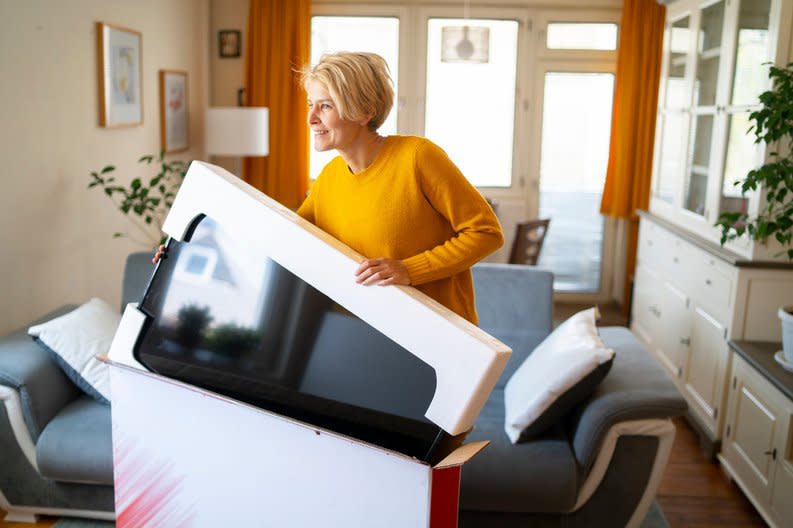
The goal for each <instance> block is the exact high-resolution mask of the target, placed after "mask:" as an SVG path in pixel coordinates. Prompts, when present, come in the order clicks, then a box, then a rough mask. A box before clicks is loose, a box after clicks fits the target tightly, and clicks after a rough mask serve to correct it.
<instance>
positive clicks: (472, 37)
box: [441, 0, 490, 64]
mask: <svg viewBox="0 0 793 528" xmlns="http://www.w3.org/2000/svg"><path fill="white" fill-rule="evenodd" d="M463 20H464V22H463V26H446V27H444V28H442V29H441V62H467V63H480V64H483V63H487V62H490V28H488V27H483V26H469V25H468V23H467V22H468V0H465V3H464V4H463Z"/></svg>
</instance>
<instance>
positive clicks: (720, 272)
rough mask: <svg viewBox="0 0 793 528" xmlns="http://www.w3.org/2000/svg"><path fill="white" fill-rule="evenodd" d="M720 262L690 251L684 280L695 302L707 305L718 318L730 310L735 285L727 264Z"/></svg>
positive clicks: (703, 254) (702, 253)
mask: <svg viewBox="0 0 793 528" xmlns="http://www.w3.org/2000/svg"><path fill="white" fill-rule="evenodd" d="M722 264H723V263H722V262H721V261H719V260H718V259H716V258H715V257H711V256H709V255H707V254H706V253H704V252H698V251H692V252H691V253H690V257H689V262H687V263H686V264H685V265H686V266H688V270H687V271H688V273H687V274H686V277H687V278H686V282H687V283H688V289H689V290H690V292H691V296H692V297H693V298H694V299H695V301H696V302H697V304H700V305H702V306H706V307H708V310H709V311H710V312H711V313H712V314H713V315H715V316H717V317H719V318H720V319H723V318H726V317H727V316H728V314H729V312H730V303H731V301H732V294H733V288H734V287H735V286H734V280H733V273H731V270H730V269H729V266H727V265H722ZM725 268H726V269H725ZM683 269H685V268H681V270H683Z"/></svg>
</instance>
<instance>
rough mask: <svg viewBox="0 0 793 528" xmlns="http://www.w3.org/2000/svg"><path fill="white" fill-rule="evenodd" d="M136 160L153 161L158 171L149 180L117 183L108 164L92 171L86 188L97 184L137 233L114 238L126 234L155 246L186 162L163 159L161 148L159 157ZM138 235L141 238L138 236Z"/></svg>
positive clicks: (159, 240) (149, 245) (145, 243)
mask: <svg viewBox="0 0 793 528" xmlns="http://www.w3.org/2000/svg"><path fill="white" fill-rule="evenodd" d="M138 163H146V164H147V165H151V164H152V163H155V165H156V166H157V168H158V172H157V174H156V175H155V176H154V177H153V178H151V179H149V180H148V182H146V181H144V180H142V179H141V178H135V179H133V180H132V181H131V182H130V184H129V186H126V187H125V186H123V185H120V184H119V183H118V182H117V181H116V178H115V176H113V175H112V174H111V173H113V172H114V171H115V170H116V167H115V166H113V165H107V166H105V167H104V168H102V170H100V171H94V172H91V183H89V184H88V188H89V189H90V188H92V187H98V188H100V189H102V190H103V191H104V193H105V194H106V195H107V196H108V197H109V198H110V199H111V200H112V201H113V203H114V204H116V207H118V209H119V211H121V212H122V213H123V214H124V216H125V217H126V218H128V219H129V221H130V222H131V223H132V224H133V226H134V227H135V229H136V235H129V234H126V233H121V232H116V233H114V234H113V238H118V237H123V236H126V237H127V238H130V239H132V240H134V241H135V242H138V243H140V244H144V245H146V246H148V247H150V248H153V247H156V246H157V245H158V244H161V243H163V242H164V241H165V237H164V236H163V235H162V224H163V222H164V221H165V216H166V215H167V214H168V211H169V210H170V208H171V205H172V204H173V199H174V197H175V196H176V191H178V190H179V186H180V185H181V184H182V180H184V177H185V174H187V166H188V164H187V163H186V162H184V161H182V160H173V161H165V152H163V151H160V154H159V156H156V157H155V156H154V155H146V156H141V158H140V159H139V160H138ZM152 224H153V225H155V226H156V227H157V233H156V234H154V233H152V230H151V229H150V228H149V226H150V225H152ZM140 236H142V237H143V239H141V238H139V237H140Z"/></svg>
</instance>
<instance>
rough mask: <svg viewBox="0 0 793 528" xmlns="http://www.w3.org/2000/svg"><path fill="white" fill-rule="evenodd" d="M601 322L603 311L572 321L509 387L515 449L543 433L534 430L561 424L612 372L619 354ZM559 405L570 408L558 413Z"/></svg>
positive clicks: (509, 427) (508, 423)
mask: <svg viewBox="0 0 793 528" xmlns="http://www.w3.org/2000/svg"><path fill="white" fill-rule="evenodd" d="M598 317H599V314H598V312H597V308H590V309H588V310H584V311H581V312H578V313H577V314H575V315H573V316H572V317H570V318H569V319H568V320H567V321H565V322H564V323H562V324H561V325H559V326H558V327H557V328H556V329H555V330H554V331H553V332H552V333H551V334H550V335H549V336H548V337H546V338H545V340H544V341H543V342H542V343H540V344H539V345H537V348H535V349H534V351H533V352H532V353H531V354H530V355H529V357H528V358H526V360H525V361H524V362H523V364H522V365H521V366H520V367H518V369H517V370H516V371H515V373H514V374H513V375H512V377H510V379H509V381H508V382H507V384H506V386H505V388H504V408H505V411H506V417H505V420H504V430H505V431H506V433H507V436H509V439H510V440H511V441H512V443H513V444H514V443H517V442H518V441H520V440H525V439H527V438H526V437H527V435H529V434H530V435H532V436H533V435H535V434H538V433H539V432H541V431H539V430H537V428H536V427H535V428H534V429H533V430H532V425H534V424H538V425H541V426H542V427H543V428H545V427H546V426H548V425H550V424H551V422H556V421H558V420H559V419H560V418H561V414H562V413H563V414H566V412H567V411H569V409H570V408H572V406H574V405H575V404H576V403H578V401H574V400H575V399H576V398H585V397H586V396H588V394H589V393H590V392H591V390H593V389H594V388H595V386H596V385H597V384H598V383H600V381H601V380H602V379H603V377H605V375H606V373H608V368H610V367H611V363H610V361H611V360H612V359H613V357H614V351H613V350H612V349H610V348H606V346H605V345H604V344H603V341H602V340H601V339H600V336H599V335H598V333H597V327H596V326H595V321H596V319H597V318H598ZM607 363H608V364H607ZM601 366H603V367H602V368H601ZM596 371H597V372H596ZM598 374H600V375H598ZM583 385H587V387H584V386H583ZM557 402H563V406H564V408H562V409H560V408H559V406H558V405H557V406H556V408H554V404H555V403H557ZM550 414H553V416H549V415H550ZM540 422H542V423H540Z"/></svg>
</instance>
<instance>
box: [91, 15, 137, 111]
mask: <svg viewBox="0 0 793 528" xmlns="http://www.w3.org/2000/svg"><path fill="white" fill-rule="evenodd" d="M142 49H143V36H142V35H141V34H140V32H139V31H135V30H132V29H127V28H123V27H120V26H114V25H112V24H105V23H104V22H97V23H96V57H97V78H98V82H99V126H102V127H125V126H135V125H140V124H142V123H143V90H142V89H141V87H142V84H143V55H142Z"/></svg>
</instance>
